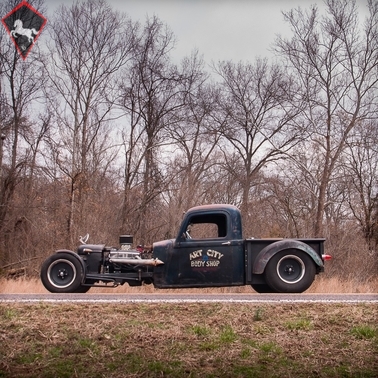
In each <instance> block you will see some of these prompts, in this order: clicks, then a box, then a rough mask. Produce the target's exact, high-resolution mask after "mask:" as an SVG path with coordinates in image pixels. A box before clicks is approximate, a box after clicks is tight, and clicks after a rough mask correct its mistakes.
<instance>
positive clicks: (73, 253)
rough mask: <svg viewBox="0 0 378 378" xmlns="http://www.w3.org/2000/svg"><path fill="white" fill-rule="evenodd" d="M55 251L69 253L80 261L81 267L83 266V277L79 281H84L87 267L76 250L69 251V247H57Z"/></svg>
mask: <svg viewBox="0 0 378 378" xmlns="http://www.w3.org/2000/svg"><path fill="white" fill-rule="evenodd" d="M56 253H69V254H70V255H72V256H74V257H75V258H76V259H77V260H79V261H80V264H81V267H82V268H83V278H82V281H81V283H84V282H85V276H86V273H87V268H86V266H85V263H84V260H83V259H82V258H81V257H80V256H79V255H78V254H77V253H76V252H73V251H70V250H69V249H59V250H58V251H56Z"/></svg>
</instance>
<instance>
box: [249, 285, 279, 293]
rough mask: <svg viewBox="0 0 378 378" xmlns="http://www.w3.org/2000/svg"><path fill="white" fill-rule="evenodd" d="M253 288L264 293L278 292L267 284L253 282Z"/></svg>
mask: <svg viewBox="0 0 378 378" xmlns="http://www.w3.org/2000/svg"><path fill="white" fill-rule="evenodd" d="M251 286H252V289H253V290H255V291H257V292H258V293H260V294H264V293H276V290H273V289H272V288H271V287H270V286H269V285H267V284H251Z"/></svg>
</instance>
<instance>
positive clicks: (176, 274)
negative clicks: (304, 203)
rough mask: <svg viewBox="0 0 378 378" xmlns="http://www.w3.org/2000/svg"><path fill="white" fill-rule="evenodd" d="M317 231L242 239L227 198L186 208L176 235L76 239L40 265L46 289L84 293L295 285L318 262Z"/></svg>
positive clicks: (280, 289)
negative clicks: (116, 243)
mask: <svg viewBox="0 0 378 378" xmlns="http://www.w3.org/2000/svg"><path fill="white" fill-rule="evenodd" d="M324 241H325V239H323V238H313V239H254V238H251V239H243V235H242V219H241V214H240V211H239V209H238V208H237V207H235V206H232V205H204V206H197V207H193V208H191V209H190V210H188V211H187V212H186V213H185V215H184V218H183V221H182V223H181V226H180V229H179V231H178V234H177V237H176V238H175V239H171V240H163V241H159V242H156V243H154V244H153V245H152V248H150V249H144V248H142V249H141V248H140V246H138V248H136V249H133V248H132V243H133V240H132V236H128V235H124V236H121V237H120V248H114V247H107V246H106V245H105V244H85V243H86V240H85V241H82V244H81V245H80V246H79V247H78V249H77V251H76V252H74V251H70V250H58V251H56V253H55V254H53V255H51V256H50V257H48V258H47V259H46V260H45V262H44V263H43V264H42V267H41V280H42V283H43V285H44V286H45V288H46V289H47V290H49V291H50V292H52V293H84V292H87V291H88V290H89V289H90V288H91V287H109V286H110V287H116V286H118V285H123V284H124V283H128V284H129V285H130V286H139V285H142V284H153V285H154V286H155V287H156V288H188V287H221V286H242V285H251V286H252V287H253V289H255V290H256V291H257V292H259V293H300V292H303V291H305V290H307V289H308V288H309V287H310V286H311V284H312V282H313V281H314V278H315V275H316V274H318V273H320V272H322V271H323V270H324V261H325V260H328V259H330V256H329V255H325V254H324Z"/></svg>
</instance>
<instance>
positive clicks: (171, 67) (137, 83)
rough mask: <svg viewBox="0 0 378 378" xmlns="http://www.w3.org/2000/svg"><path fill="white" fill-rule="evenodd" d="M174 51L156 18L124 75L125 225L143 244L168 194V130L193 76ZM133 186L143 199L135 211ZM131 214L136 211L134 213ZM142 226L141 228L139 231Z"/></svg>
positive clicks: (142, 33)
mask: <svg viewBox="0 0 378 378" xmlns="http://www.w3.org/2000/svg"><path fill="white" fill-rule="evenodd" d="M173 47H174V36H173V34H172V32H171V31H170V30H169V29H168V28H167V27H166V26H165V25H164V24H163V23H162V22H161V21H160V20H159V19H158V18H157V17H153V18H150V19H147V21H146V24H145V25H144V27H143V28H142V29H141V30H140V32H139V34H138V42H137V44H136V49H135V52H134V57H133V61H132V67H131V69H130V70H129V71H127V72H126V73H125V80H124V83H123V86H122V91H123V99H122V102H121V106H122V108H123V109H124V111H125V115H126V116H127V119H128V122H129V125H128V126H126V128H125V130H127V137H126V139H125V140H126V145H127V148H126V159H127V161H126V171H125V182H126V185H125V193H124V204H123V209H122V224H123V226H124V227H127V226H125V225H127V224H130V223H131V222H132V223H133V224H134V229H138V230H139V233H140V235H141V236H140V237H141V241H146V240H147V238H148V235H147V228H148V227H147V223H148V220H149V218H150V216H149V209H152V204H153V203H154V201H158V202H159V196H160V194H161V193H162V191H163V190H164V185H165V183H164V175H163V174H162V172H161V165H160V164H159V158H160V157H161V155H159V154H160V153H161V151H162V147H167V146H169V145H170V144H171V142H170V140H169V135H168V129H169V128H170V127H172V125H173V124H174V123H175V122H176V120H177V112H179V111H180V109H182V108H183V107H184V105H185V103H186V101H187V100H186V99H187V93H188V89H187V85H188V84H187V83H188V82H191V81H193V79H192V76H193V74H195V73H194V72H193V71H189V72H188V71H186V70H185V69H184V67H183V68H182V69H180V68H179V67H178V66H177V65H175V64H173V63H172V62H171V57H170V51H171V49H173ZM131 187H135V188H137V191H139V193H140V196H139V198H138V200H137V201H134V205H132V206H131V207H130V203H131V201H130V199H131V198H135V197H132V195H133V194H132V191H131V190H130V189H131ZM131 209H132V211H130V210H131ZM136 226H137V227H136Z"/></svg>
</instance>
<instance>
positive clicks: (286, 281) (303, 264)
mask: <svg viewBox="0 0 378 378" xmlns="http://www.w3.org/2000/svg"><path fill="white" fill-rule="evenodd" d="M315 274H316V267H315V263H314V261H313V260H312V258H311V257H310V256H309V255H308V254H307V253H305V252H302V251H300V250H296V249H290V250H284V251H280V252H278V253H277V254H276V255H274V256H273V257H272V258H271V259H270V260H269V262H268V265H267V266H266V268H265V280H266V282H267V283H268V284H269V286H271V287H272V288H273V289H275V290H276V291H277V292H278V293H302V292H303V291H305V290H307V289H308V288H309V287H310V286H311V284H312V282H313V281H314V278H315Z"/></svg>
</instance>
